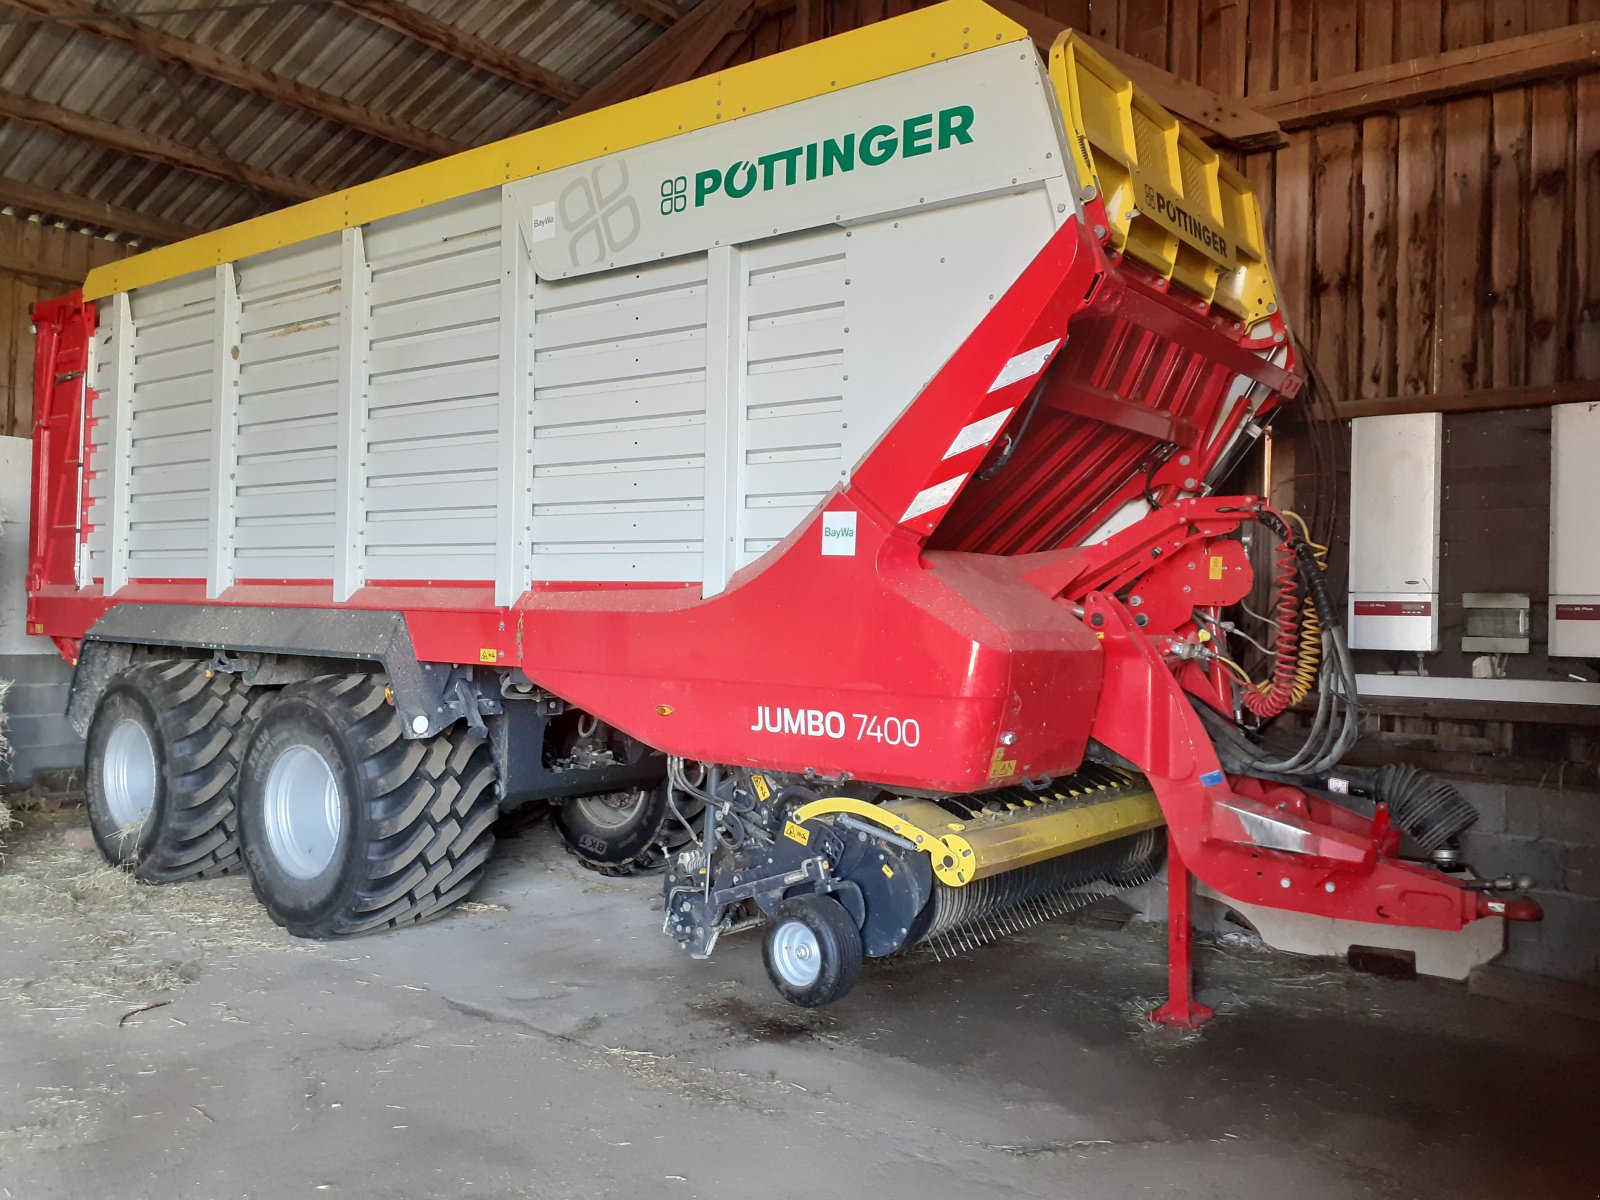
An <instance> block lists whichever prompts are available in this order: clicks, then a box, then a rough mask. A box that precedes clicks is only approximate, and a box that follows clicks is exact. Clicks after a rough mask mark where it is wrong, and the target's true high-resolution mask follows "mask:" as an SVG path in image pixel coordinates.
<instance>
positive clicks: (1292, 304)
mask: <svg viewBox="0 0 1600 1200" xmlns="http://www.w3.org/2000/svg"><path fill="white" fill-rule="evenodd" d="M1277 34H1278V37H1277V45H1278V50H1277V53H1278V86H1279V87H1289V86H1292V85H1294V84H1297V83H1308V82H1310V80H1311V71H1312V64H1311V42H1312V36H1313V35H1312V12H1311V6H1310V5H1308V4H1299V3H1289V4H1285V5H1282V6H1280V8H1279V10H1278V21H1277ZM1273 185H1274V194H1273V196H1272V198H1271V203H1272V208H1273V211H1274V232H1275V234H1276V238H1275V240H1274V242H1273V249H1274V253H1275V261H1276V264H1277V274H1278V289H1279V291H1280V292H1281V293H1282V297H1281V301H1282V305H1283V310H1284V313H1285V314H1286V315H1287V317H1288V320H1289V324H1290V327H1291V328H1293V329H1294V330H1296V332H1297V333H1298V334H1299V336H1300V337H1302V338H1305V337H1307V336H1309V325H1308V319H1309V317H1310V312H1309V308H1310V305H1309V264H1310V262H1311V229H1312V220H1311V218H1312V209H1311V197H1312V188H1313V180H1312V159H1311V135H1310V134H1306V133H1292V134H1290V135H1289V137H1288V144H1287V145H1286V146H1284V147H1283V149H1281V150H1279V151H1278V163H1277V172H1276V175H1275V178H1274V180H1273Z"/></svg>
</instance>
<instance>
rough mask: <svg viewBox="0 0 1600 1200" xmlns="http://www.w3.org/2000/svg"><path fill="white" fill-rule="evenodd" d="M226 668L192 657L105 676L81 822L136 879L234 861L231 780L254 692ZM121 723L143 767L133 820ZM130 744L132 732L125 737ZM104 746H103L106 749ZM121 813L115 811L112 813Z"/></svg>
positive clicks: (192, 872)
mask: <svg viewBox="0 0 1600 1200" xmlns="http://www.w3.org/2000/svg"><path fill="white" fill-rule="evenodd" d="M266 695H268V693H265V692H263V691H262V690H261V689H256V688H248V687H245V686H244V684H242V683H240V682H239V678H238V676H236V675H229V674H226V673H224V672H219V671H212V670H210V669H209V668H207V666H206V665H205V664H204V663H201V662H196V661H194V660H192V659H163V660H159V661H156V662H149V663H144V664H142V665H140V666H137V667H133V668H130V669H129V670H126V671H122V672H120V673H119V674H118V675H117V676H116V677H115V678H113V679H112V680H111V683H110V685H109V686H108V687H107V688H106V690H105V693H104V694H103V695H102V696H101V697H100V702H99V704H98V705H97V706H96V708H95V714H94V719H93V721H92V722H91V723H90V726H89V740H88V750H87V754H86V766H87V770H86V772H85V776H86V780H85V784H86V791H87V793H88V807H89V828H90V831H91V832H92V833H93V835H94V841H95V845H96V846H98V847H99V849H100V853H101V854H102V855H104V856H105V859H106V861H107V862H110V863H113V864H114V865H117V866H120V867H124V868H126V869H127V870H129V871H131V872H132V873H133V876H134V878H135V879H138V880H139V881H140V882H141V883H174V882H177V881H178V880H182V879H191V878H196V877H209V876H213V875H224V874H227V873H228V872H229V871H231V870H234V869H236V868H237V867H238V866H239V832H238V819H237V813H236V809H235V796H234V790H235V789H234V785H235V779H236V776H237V773H238V766H239V759H240V757H241V756H242V754H243V750H244V745H245V743H246V741H247V740H248V737H249V734H250V732H251V728H252V724H253V718H254V717H255V715H256V714H257V713H258V712H259V710H260V707H261V703H260V702H261V700H262V699H263V698H264V697H265V696H266ZM127 726H131V727H133V729H136V730H137V732H138V734H142V737H143V743H142V744H143V748H144V749H145V750H147V751H148V754H149V758H148V765H149V766H150V767H151V768H153V775H152V776H151V777H150V779H149V781H148V782H149V786H148V787H144V786H142V785H141V787H140V788H139V789H138V790H140V791H141V793H142V796H141V802H142V801H143V800H144V799H148V809H147V810H146V811H145V815H144V816H143V819H142V820H141V819H136V818H134V817H132V816H131V815H129V812H128V797H127V794H126V788H127V782H126V776H124V781H123V783H122V784H121V785H120V786H121V788H122V791H121V793H120V795H119V791H118V789H119V784H118V783H117V782H116V780H115V779H114V778H113V776H114V775H115V774H116V773H117V766H116V764H117V763H119V762H121V763H123V764H124V766H126V765H127V762H128V758H127V754H126V753H125V752H124V751H123V750H122V749H120V748H119V747H121V746H123V745H125V744H127V743H126V739H127V738H128V737H129V730H128V729H126V728H123V730H122V732H120V733H119V732H118V731H119V727H127ZM132 744H134V745H138V744H139V741H138V738H137V737H135V738H134V741H133V743H132ZM108 751H109V753H108ZM119 813H121V814H122V815H120V816H119V815H118V814H119Z"/></svg>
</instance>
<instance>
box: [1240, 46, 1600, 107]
mask: <svg viewBox="0 0 1600 1200" xmlns="http://www.w3.org/2000/svg"><path fill="white" fill-rule="evenodd" d="M1587 71H1600V21H1589V22H1587V23H1585V24H1582V25H1568V26H1565V27H1563V28H1560V29H1550V30H1547V31H1545V32H1543V33H1530V34H1528V35H1527V36H1525V37H1514V38H1506V39H1505V40H1504V41H1500V42H1489V43H1487V44H1486V45H1482V46H1469V47H1468V48H1467V49H1465V50H1450V51H1447V52H1445V53H1443V54H1433V55H1429V56H1427V57H1426V58H1412V59H1407V60H1406V61H1405V62H1398V63H1395V64H1394V65H1393V66H1387V67H1374V68H1372V69H1370V70H1366V71H1356V72H1354V73H1353V74H1348V75H1339V76H1336V77H1334V78H1332V79H1324V80H1319V81H1317V82H1316V83H1308V84H1303V85H1301V86H1299V87H1292V88H1282V89H1279V90H1278V91H1275V92H1266V93H1263V94H1262V95H1260V96H1256V97H1253V98H1252V99H1251V101H1250V103H1251V104H1252V105H1254V106H1256V107H1258V108H1259V109H1260V110H1261V111H1262V112H1263V113H1265V114H1267V115H1268V116H1270V117H1272V118H1273V119H1274V120H1276V121H1277V122H1278V124H1279V125H1280V126H1281V127H1283V128H1284V129H1302V128H1305V127H1307V126H1311V125H1321V124H1326V123H1328V122H1332V121H1344V120H1349V119H1350V118H1352V117H1362V116H1366V115H1367V114H1369V113H1376V112H1394V111H1397V110H1399V109H1402V108H1414V107H1416V106H1417V105H1420V104H1427V103H1430V102H1432V101H1436V100H1446V99H1449V98H1450V97H1451V96H1462V95H1467V94H1469V93H1473V92H1492V91H1497V90H1499V89H1500V88H1505V87H1514V86H1517V85H1519V84H1525V83H1530V82H1535V81H1537V82H1544V81H1546V80H1551V79H1561V78H1565V77H1568V76H1572V75H1579V74H1582V73H1584V72H1587Z"/></svg>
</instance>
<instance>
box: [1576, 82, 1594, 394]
mask: <svg viewBox="0 0 1600 1200" xmlns="http://www.w3.org/2000/svg"><path fill="white" fill-rule="evenodd" d="M1575 89H1576V91H1575V95H1576V104H1575V108H1576V111H1577V124H1576V128H1575V129H1574V131H1573V134H1574V143H1575V157H1574V170H1573V174H1574V176H1575V183H1576V192H1575V196H1576V200H1575V203H1574V205H1573V211H1574V213H1575V214H1576V222H1575V228H1574V229H1573V233H1574V235H1575V237H1576V239H1577V245H1576V253H1574V255H1573V261H1574V263H1575V264H1576V266H1577V271H1578V278H1577V287H1578V296H1577V329H1576V330H1575V332H1574V334H1573V338H1572V360H1573V361H1572V374H1573V377H1574V378H1577V379H1600V76H1595V75H1589V76H1586V77H1585V78H1583V79H1580V80H1578V81H1577V83H1576V84H1575Z"/></svg>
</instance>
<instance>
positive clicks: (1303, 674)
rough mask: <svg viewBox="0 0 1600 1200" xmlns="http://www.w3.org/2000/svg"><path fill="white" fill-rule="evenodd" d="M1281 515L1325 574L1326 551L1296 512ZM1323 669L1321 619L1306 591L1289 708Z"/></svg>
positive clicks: (1315, 604)
mask: <svg viewBox="0 0 1600 1200" xmlns="http://www.w3.org/2000/svg"><path fill="white" fill-rule="evenodd" d="M1283 515H1284V516H1285V517H1286V518H1287V519H1289V520H1290V521H1293V522H1294V523H1295V525H1296V526H1298V527H1299V530H1300V537H1301V540H1302V541H1304V542H1305V544H1306V545H1307V546H1309V547H1311V554H1312V556H1313V557H1314V558H1315V559H1316V561H1317V570H1318V571H1320V572H1321V573H1322V574H1324V575H1326V574H1327V571H1328V548H1327V547H1326V546H1324V545H1322V543H1320V542H1314V541H1312V540H1311V530H1310V529H1308V528H1307V527H1306V523H1305V519H1304V518H1303V517H1302V516H1301V515H1300V514H1299V513H1297V512H1291V511H1289V510H1288V509H1285V510H1284V513H1283ZM1321 668H1322V616H1321V614H1320V613H1318V612H1317V602H1316V599H1315V597H1313V596H1312V594H1311V590H1310V589H1309V588H1307V589H1306V596H1305V602H1304V603H1303V604H1302V605H1301V606H1300V653H1299V656H1298V658H1297V660H1296V662H1295V669H1294V690H1293V691H1292V692H1291V693H1290V694H1289V704H1290V705H1291V706H1293V705H1296V704H1299V703H1300V702H1301V701H1302V700H1304V699H1305V698H1306V697H1307V696H1309V695H1310V694H1311V689H1312V688H1314V687H1316V686H1317V675H1318V673H1319V672H1320V671H1321Z"/></svg>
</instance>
